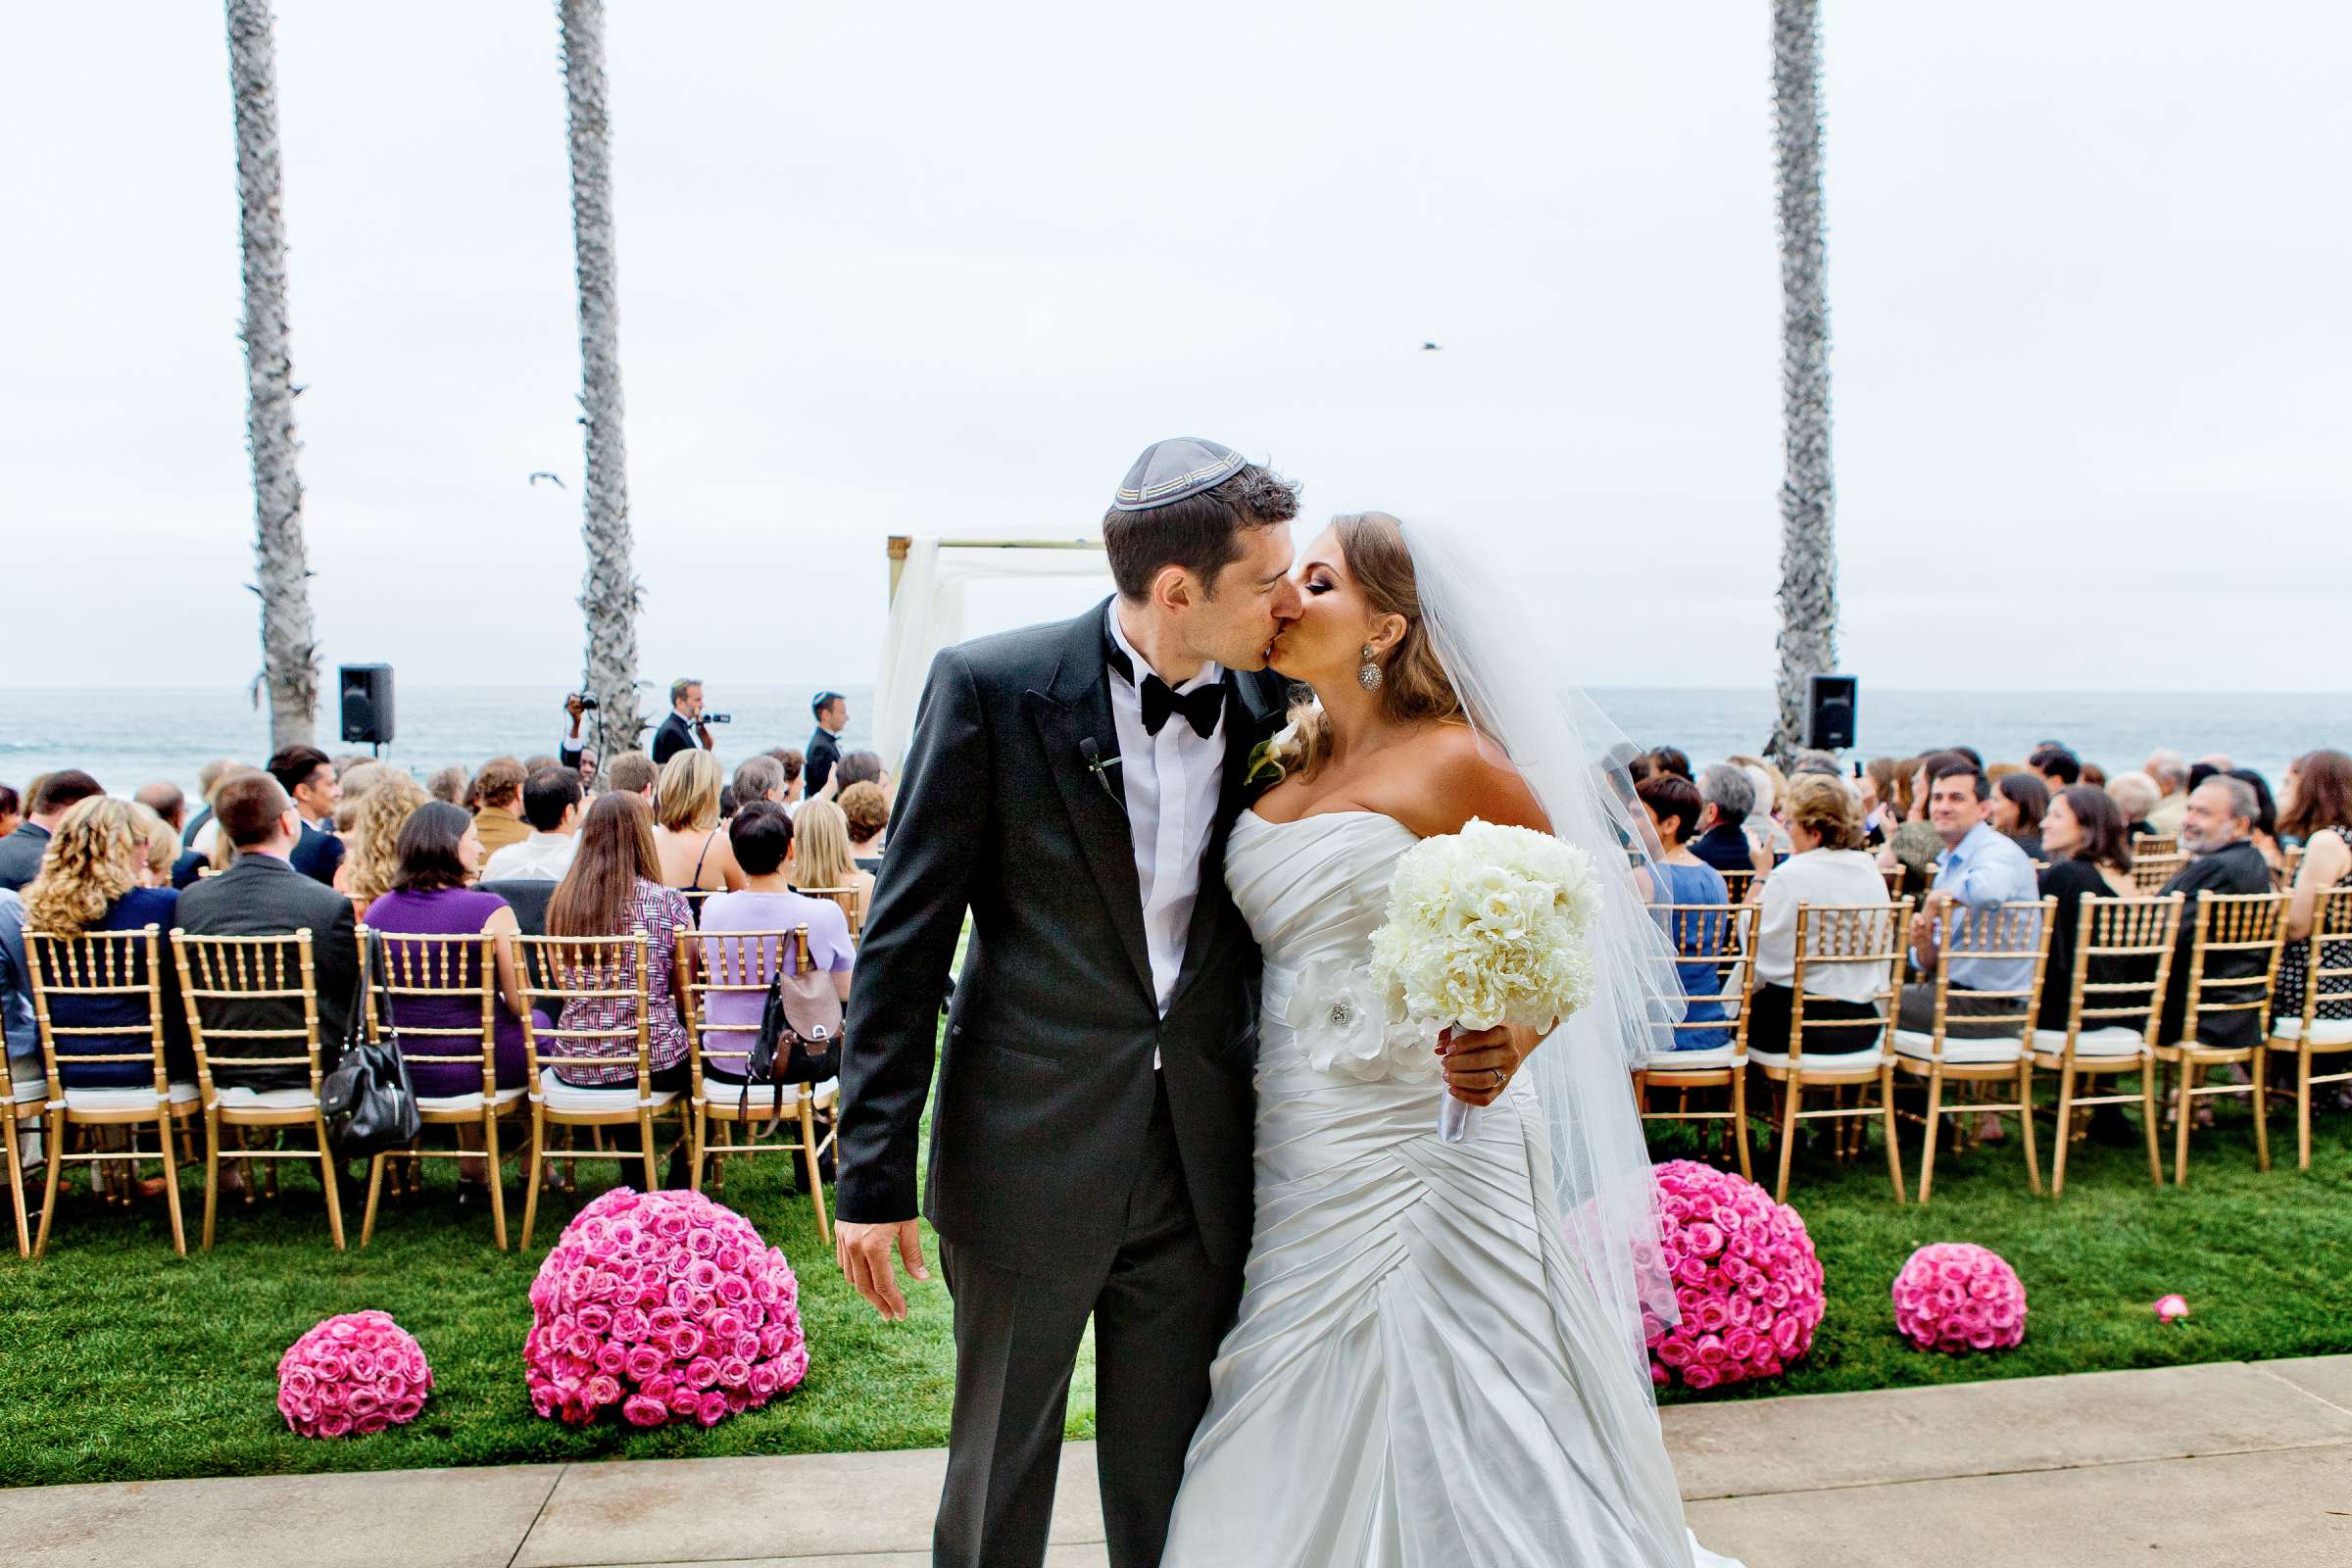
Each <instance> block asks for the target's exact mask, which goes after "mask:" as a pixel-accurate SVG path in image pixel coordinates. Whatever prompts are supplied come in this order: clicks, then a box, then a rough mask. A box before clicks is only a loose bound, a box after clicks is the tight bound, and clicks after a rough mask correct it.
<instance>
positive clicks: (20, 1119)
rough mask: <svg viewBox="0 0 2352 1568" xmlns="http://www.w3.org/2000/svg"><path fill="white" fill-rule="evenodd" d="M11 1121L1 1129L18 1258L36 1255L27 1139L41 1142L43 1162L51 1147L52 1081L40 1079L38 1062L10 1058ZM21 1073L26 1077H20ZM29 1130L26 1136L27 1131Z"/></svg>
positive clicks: (9, 1105) (9, 1092) (0, 1150)
mask: <svg viewBox="0 0 2352 1568" xmlns="http://www.w3.org/2000/svg"><path fill="white" fill-rule="evenodd" d="M8 1065H9V1083H8V1104H7V1106H6V1107H5V1111H6V1115H7V1117H8V1120H7V1122H6V1124H5V1126H0V1152H4V1153H5V1157H6V1158H7V1160H8V1200H9V1207H10V1209H11V1211H12V1212H13V1213H14V1216H15V1218H16V1222H17V1255H18V1256H19V1257H30V1256H31V1255H32V1218H31V1215H30V1213H29V1212H28V1211H27V1209H26V1206H25V1139H26V1138H27V1137H30V1138H33V1139H38V1140H41V1146H40V1147H41V1151H42V1153H41V1158H42V1159H43V1160H46V1159H47V1158H48V1152H47V1151H48V1147H49V1146H48V1143H47V1141H46V1139H45V1138H43V1135H42V1132H41V1126H42V1120H43V1118H44V1117H46V1116H47V1115H48V1106H49V1080H48V1079H47V1078H45V1077H42V1076H40V1062H39V1060H38V1058H35V1059H33V1060H29V1061H21V1060H19V1059H17V1058H15V1057H13V1056H12V1057H10V1058H9V1064H8ZM19 1073H25V1075H26V1076H24V1077H19V1076H17V1075H18V1074H19ZM25 1127H29V1128H30V1129H31V1130H30V1132H29V1133H26V1132H25V1130H24V1129H25Z"/></svg>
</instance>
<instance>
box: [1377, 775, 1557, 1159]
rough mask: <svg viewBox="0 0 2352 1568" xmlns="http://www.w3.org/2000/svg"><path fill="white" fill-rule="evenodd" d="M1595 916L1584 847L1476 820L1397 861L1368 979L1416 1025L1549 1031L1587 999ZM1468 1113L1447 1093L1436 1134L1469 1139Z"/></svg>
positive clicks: (1398, 1014) (1471, 1109) (1394, 1010)
mask: <svg viewBox="0 0 2352 1568" xmlns="http://www.w3.org/2000/svg"><path fill="white" fill-rule="evenodd" d="M1599 914H1600V885H1599V883H1598V882H1597V881H1596V880H1595V879H1594V877H1593V862H1592V858H1590V857H1589V856H1587V855H1586V854H1585V852H1584V851H1582V850H1580V849H1578V848H1577V847H1576V846H1575V845H1573V844H1564V843H1562V842H1561V841H1560V840H1558V839H1555V838H1552V837H1551V836H1549V835H1548V834H1544V833H1538V832H1536V831H1534V830H1533V829H1531V828H1524V827H1502V826H1498V825H1496V824H1495V823H1493V822H1485V821H1481V820H1479V819H1478V818H1476V817H1473V818H1471V820H1470V821H1469V822H1468V823H1466V824H1464V826H1463V828H1462V830H1461V831H1460V832H1459V833H1450V834H1446V835H1445V836H1443V837H1440V838H1431V839H1423V840H1422V841H1421V842H1420V843H1419V844H1416V845H1414V846H1413V847H1412V848H1411V849H1409V850H1407V851H1405V852H1404V855H1403V856H1402V857H1401V858H1399V859H1398V860H1397V871H1396V874H1395V876H1394V877H1393V878H1392V879H1391V880H1390V883H1389V915H1388V920H1387V922H1386V923H1385V924H1383V925H1382V926H1381V928H1380V929H1379V930H1378V931H1376V932H1374V933H1373V934H1372V979H1373V981H1374V983H1375V984H1376V985H1378V986H1379V987H1380V988H1381V990H1382V991H1383V992H1384V993H1385V1000H1386V1004H1387V1008H1386V1010H1387V1012H1388V1015H1389V1018H1390V1019H1391V1020H1393V1021H1397V1022H1401V1023H1403V1024H1406V1025H1410V1026H1413V1028H1414V1029H1415V1031H1416V1032H1421V1031H1431V1032H1434V1030H1435V1029H1437V1028H1444V1027H1446V1026H1451V1027H1455V1028H1460V1029H1492V1028H1495V1026H1496V1025H1498V1024H1505V1023H1509V1024H1518V1025H1521V1026H1523V1027H1526V1028H1531V1029H1540V1030H1548V1029H1550V1028H1551V1027H1552V1026H1553V1024H1554V1023H1556V1022H1557V1021H1558V1020H1559V1019H1562V1018H1565V1017H1567V1016H1568V1015H1569V1014H1571V1013H1573V1012H1575V1011H1576V1010H1577V1009H1578V1008H1580V1007H1582V1006H1584V1005H1587V1004H1588V1003H1590V1002H1591V1001H1592V1000H1593V984H1594V975H1593V923H1594V922H1595V921H1596V920H1597V919H1598V918H1599ZM1476 1110H1477V1107H1476V1106H1473V1105H1467V1104H1464V1103H1462V1102H1461V1101H1458V1100H1456V1099H1454V1098H1453V1097H1452V1096H1451V1095H1450V1094H1449V1095H1447V1096H1446V1098H1445V1101H1444V1103H1443V1104H1442V1106H1441V1108H1440V1111H1439V1116H1438V1135H1439V1136H1440V1137H1441V1138H1443V1139H1445V1140H1446V1142H1448V1143H1457V1142H1459V1141H1460V1140H1462V1139H1463V1138H1466V1137H1468V1136H1469V1135H1470V1133H1471V1131H1472V1130H1473V1128H1474V1126H1475V1121H1474V1117H1475V1114H1476Z"/></svg>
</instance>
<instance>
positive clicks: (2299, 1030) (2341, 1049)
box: [2270, 885, 2352, 1170]
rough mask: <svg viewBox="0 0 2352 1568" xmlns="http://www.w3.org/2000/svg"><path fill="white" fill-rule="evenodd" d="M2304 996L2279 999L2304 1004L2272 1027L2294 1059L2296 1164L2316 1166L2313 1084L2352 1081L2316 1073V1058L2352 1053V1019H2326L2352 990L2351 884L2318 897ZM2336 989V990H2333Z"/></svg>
mask: <svg viewBox="0 0 2352 1568" xmlns="http://www.w3.org/2000/svg"><path fill="white" fill-rule="evenodd" d="M2303 940H2304V942H2305V943H2307V944H2308V946H2307V947H2306V948H2305V951H2304V960H2303V987H2302V995H2300V996H2290V997H2280V998H2279V999H2278V1004H2279V1005H2280V1006H2281V1007H2289V1006H2300V1008H2301V1009H2302V1010H2301V1012H2300V1013H2299V1014H2297V1013H2289V1014H2287V1015H2286V1016H2285V1017H2283V1018H2280V1019H2279V1020H2278V1022H2277V1023H2275V1024H2274V1025H2272V1028H2271V1045H2270V1049H2271V1050H2272V1051H2273V1052H2281V1051H2283V1052H2289V1053H2292V1054H2293V1055H2294V1058H2295V1165H2296V1168H2297V1169H2300V1170H2309V1169H2311V1089H2312V1086H2313V1085H2314V1084H2340V1083H2345V1082H2352V1069H2345V1070H2341V1071H2337V1072H2329V1073H2314V1072H2313V1071H2312V1067H2313V1066H2314V1064H2315V1063H2314V1058H2315V1057H2318V1056H2341V1055H2343V1054H2345V1053H2347V1052H2352V1018H2343V1017H2337V1018H2323V1017H2321V1016H2320V1009H2321V1008H2322V1007H2324V1006H2327V1005H2329V1004H2331V1003H2332V1004H2334V1005H2337V1006H2338V1007H2339V1008H2340V1007H2341V1006H2342V1005H2343V1004H2344V1003H2345V1002H2346V1001H2347V997H2346V993H2347V992H2352V887H2344V886H2340V885H2339V886H2337V887H2333V888H2329V889H2327V890H2326V891H2324V892H2322V893H2321V894H2320V895H2319V896H2318V900H2317V902H2316V903H2315V904H2314V905H2313V907H2312V911H2311V934H2310V935H2309V936H2308V937H2306V938H2304V939H2303ZM2331 987H2332V989H2331Z"/></svg>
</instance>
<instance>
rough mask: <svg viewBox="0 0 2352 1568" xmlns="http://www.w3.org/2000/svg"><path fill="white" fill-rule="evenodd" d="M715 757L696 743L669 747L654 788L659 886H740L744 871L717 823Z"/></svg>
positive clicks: (697, 887)
mask: <svg viewBox="0 0 2352 1568" xmlns="http://www.w3.org/2000/svg"><path fill="white" fill-rule="evenodd" d="M718 791H719V774H718V760H717V759H716V758H714V757H712V756H711V754H710V753H709V752H706V751H704V750H703V749H702V748H701V747H699V746H690V747H687V748H686V749H685V750H683V751H679V752H674V753H672V754H671V755H670V759H669V760H668V761H666V762H663V763H662V781H661V783H660V784H659V785H657V786H656V787H655V790H654V822H655V827H654V850H655V853H656V854H657V855H658V856H659V857H660V859H661V865H662V871H661V878H662V886H663V887H667V888H680V889H684V890H686V891H688V892H693V891H696V890H698V889H717V888H740V887H742V886H743V872H742V870H741V869H740V868H739V867H738V866H737V865H736V864H735V852H734V851H733V850H731V849H729V848H728V847H727V836H726V835H725V834H724V833H721V832H720V831H719V828H718V814H719V813H718Z"/></svg>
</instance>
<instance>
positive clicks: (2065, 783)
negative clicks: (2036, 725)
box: [2026, 741, 2082, 795]
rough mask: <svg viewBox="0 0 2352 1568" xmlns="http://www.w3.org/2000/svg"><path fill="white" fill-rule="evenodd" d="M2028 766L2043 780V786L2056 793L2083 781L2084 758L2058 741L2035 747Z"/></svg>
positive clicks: (2027, 763)
mask: <svg viewBox="0 0 2352 1568" xmlns="http://www.w3.org/2000/svg"><path fill="white" fill-rule="evenodd" d="M2026 766H2027V767H2029V768H2031V769H2033V771H2034V777H2035V778H2038V779H2040V780H2041V787H2042V788H2043V789H2045V790H2048V791H2049V792H2050V793H2051V794H2052V795H2056V794H2057V793H2058V792H2059V791H2060V790H2063V789H2072V788H2073V787H2074V786H2075V785H2077V784H2080V783H2082V759H2081V758H2079V757H2077V756H2076V755H2075V754H2074V753H2072V752H2070V751H2068V750H2067V749H2066V748H2065V747H2063V746H2061V745H2059V744H2058V743H2057V742H2056V741H2044V742H2042V743H2041V744H2040V745H2039V746H2036V747H2034V755H2033V756H2032V757H2029V758H2027V759H2026Z"/></svg>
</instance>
